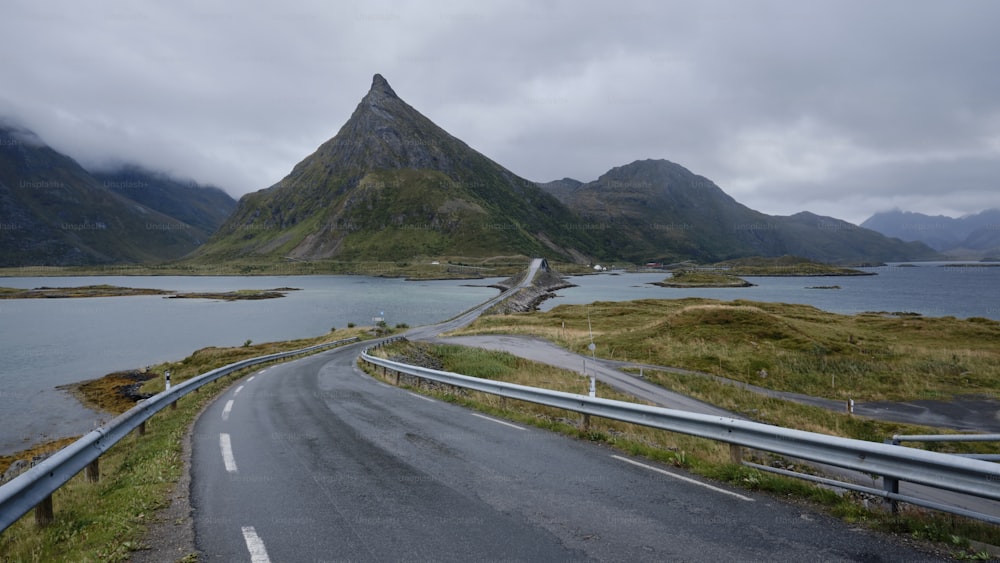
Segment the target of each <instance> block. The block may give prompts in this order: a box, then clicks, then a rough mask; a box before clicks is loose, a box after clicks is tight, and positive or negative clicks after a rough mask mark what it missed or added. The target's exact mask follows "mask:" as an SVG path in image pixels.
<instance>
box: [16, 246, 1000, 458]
mask: <svg viewBox="0 0 1000 563" xmlns="http://www.w3.org/2000/svg"><path fill="white" fill-rule="evenodd" d="M869 271H872V272H874V273H877V274H878V275H876V276H863V277H788V278H760V277H748V278H747V279H748V280H749V281H751V282H753V283H755V284H757V286H755V287H749V288H734V289H669V288H663V287H658V286H654V285H650V284H651V282H656V281H660V280H662V279H664V277H665V274H663V273H646V274H621V275H612V274H600V275H589V276H575V277H572V278H570V281H572V282H573V283H576V284H577V285H578V287H574V288H569V289H564V290H560V291H559V296H558V297H556V298H554V299H550V300H548V301H546V302H544V303H543V304H542V309H545V310H548V309H551V308H552V307H555V306H557V305H559V304H563V303H591V302H594V301H623V300H632V299H671V298H681V297H708V298H714V299H720V300H733V299H746V300H755V301H771V302H785V303H804V304H810V305H813V306H816V307H818V308H820V309H823V310H827V311H832V312H836V313H844V314H853V313H860V312H865V311H886V312H915V313H920V314H923V315H926V316H949V315H951V316H955V317H959V318H968V317H987V318H991V319H996V320H1000V267H987V266H984V265H971V266H968V267H951V266H950V265H947V264H941V263H921V264H918V265H916V266H915V267H898V266H885V267H880V268H874V269H870V270H869ZM495 281H498V280H475V281H422V282H407V281H403V280H400V279H388V278H373V277H362V276H297V277H280V276H276V277H85V278H6V279H0V286H7V287H24V288H32V287H40V286H58V287H73V286H81V285H92V284H111V285H120V286H126V287H149V288H158V289H169V290H178V291H231V290H236V289H270V288H277V287H285V286H288V287H296V288H301V290H300V291H292V292H289V293H288V296H287V297H284V298H281V299H268V300H261V301H235V302H221V301H213V300H206V299H164V298H162V297H159V296H153V297H105V298H89V299H30V300H6V301H0V418H2V420H3V425H0V454H3V453H10V452H11V451H14V450H17V449H20V448H22V447H24V446H25V445H26V444H29V443H32V442H36V441H39V440H42V439H44V438H55V437H61V436H68V435H74V434H81V433H83V432H86V431H89V430H90V429H91V428H93V426H94V425H95V424H96V423H97V422H99V421H100V420H102V419H106V418H108V416H107V414H102V413H95V412H93V411H91V410H89V409H86V408H84V407H83V406H82V405H80V404H79V402H77V400H76V399H75V398H73V397H72V396H70V395H69V394H68V393H67V392H65V391H61V390H58V389H56V386H58V385H64V384H67V383H74V382H78V381H83V380H86V379H92V378H95V377H100V376H102V375H105V374H107V373H110V372H112V371H116V370H123V369H132V368H138V367H142V366H146V365H150V364H155V363H158V362H162V361H168V360H180V359H182V358H184V357H186V356H188V355H189V354H190V353H191V352H193V351H195V350H197V349H199V348H204V347H206V346H239V345H241V344H242V343H243V342H244V341H246V340H248V339H249V340H252V341H253V342H267V341H274V340H289V339H294V338H304V337H311V336H318V335H321V334H324V333H326V332H327V331H329V330H330V328H331V327H339V328H343V327H345V326H346V325H347V323H349V322H353V323H356V324H358V325H365V324H371V319H372V317H373V316H376V315H379V314H380V313H384V316H385V319H386V321H387V322H388V323H389V324H390V325H395V324H397V323H407V324H409V325H410V326H417V325H421V324H430V323H434V322H437V321H441V320H445V319H447V318H449V317H451V316H453V315H455V314H457V313H459V312H461V311H463V310H465V309H467V308H469V307H471V306H473V305H475V304H478V303H480V302H482V301H485V300H487V299H489V298H490V297H493V296H495V295H496V294H497V290H496V289H493V288H489V287H486V286H487V285H488V284H490V283H493V282H495ZM832 285H837V286H840V289H810V288H814V287H817V286H832ZM594 323H595V326H599V323H600V319H598V318H595V319H594Z"/></svg>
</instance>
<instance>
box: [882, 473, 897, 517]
mask: <svg viewBox="0 0 1000 563" xmlns="http://www.w3.org/2000/svg"><path fill="white" fill-rule="evenodd" d="M882 489H883V490H884V491H885V492H887V493H892V494H896V495H898V494H899V479H895V478H893V477H889V476H887V475H883V476H882ZM885 500H886V502H888V503H889V510H890V511H891V512H892V513H893V514H899V501H897V500H895V499H892V498H889V497H886V499H885Z"/></svg>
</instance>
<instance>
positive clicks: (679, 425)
mask: <svg viewBox="0 0 1000 563" xmlns="http://www.w3.org/2000/svg"><path fill="white" fill-rule="evenodd" d="M368 350H369V349H365V350H364V351H363V352H362V353H361V358H362V360H363V361H365V362H367V363H369V364H372V365H375V366H380V367H382V368H383V369H388V370H393V371H395V372H397V373H403V374H406V375H411V376H415V377H419V378H423V379H429V380H431V381H436V382H439V383H444V384H447V385H451V386H455V387H461V388H465V389H470V390H473V391H481V392H484V393H491V394H494V395H498V396H501V397H506V398H510V399H518V400H521V401H528V402H531V403H536V404H540V405H546V406H550V407H556V408H560V409H564V410H568V411H573V412H577V413H581V414H584V415H591V416H598V417H602V418H607V419H612V420H618V421H622V422H629V423H632V424H638V425H642V426H648V427H651V428H659V429H662V430H669V431H671V432H678V433H681V434H687V435H690V436H698V437H701V438H708V439H710V440H715V441H718V442H723V443H728V444H730V445H731V446H734V447H747V448H752V449H755V450H761V451H766V452H772V453H776V454H780V455H785V456H788V457H792V458H797V459H802V460H806V461H812V462H816V463H822V464H827V465H831V466H835V467H840V468H844V469H850V470H855V471H861V472H864V473H867V474H870V475H877V476H881V477H882V478H883V481H884V483H885V484H886V490H885V491H880V490H878V489H873V488H869V487H862V486H858V485H853V484H843V485H847V486H846V487H844V488H851V489H854V490H864V491H865V492H870V493H872V494H878V495H880V496H883V497H885V498H887V499H890V500H892V501H893V502H895V501H897V500H899V501H904V502H908V503H911V504H917V505H921V506H926V507H929V508H933V509H936V510H944V511H947V512H952V513H955V514H961V515H963V516H969V517H972V518H977V519H980V520H985V521H987V522H992V523H995V524H1000V516H997V515H990V514H982V513H979V512H974V511H970V510H967V509H964V508H961V507H952V506H947V505H942V504H940V503H936V502H931V501H926V500H923V499H919V498H914V497H911V496H907V495H901V494H899V491H898V483H899V482H901V481H902V482H909V483H919V484H921V485H925V486H928V487H933V488H936V489H943V490H948V491H953V492H956V493H962V494H967V495H972V496H975V497H980V498H984V499H991V500H1000V466H997V465H996V464H993V463H989V462H986V461H981V460H977V459H969V458H964V457H959V456H954V455H950V454H943V453H938V452H930V451H925V450H918V449H915V448H907V447H901V446H893V445H890V444H880V443H876V442H866V441H863V440H854V439H850V438H842V437H839V436H828V435H825V434H817V433H814V432H807V431H804V430H793V429H790V428H783V427H780V426H771V425H767V424H762V423H758V422H751V421H745V420H736V419H733V418H727V417H719V416H712V415H705V414H699V413H691V412H686V411H679V410H674V409H666V408H662V407H652V406H647V405H640V404H636V403H627V402H623V401H614V400H610V399H602V398H596V397H595V398H591V397H588V396H585V395H575V394H572V393H564V392H561V391H552V390H549V389H539V388H535V387H528V386H524V385H517V384H514V383H505V382H501V381H491V380H487V379H479V378H476V377H469V376H466V375H461V374H457V373H451V372H444V371H439V370H434V369H430V368H424V367H420V366H412V365H408V364H403V363H399V362H394V361H391V360H387V359H384V358H378V357H374V356H371V355H369V354H368ZM748 465H751V466H753V467H758V468H761V469H765V470H767V469H770V468H766V467H763V466H757V465H755V464H748ZM794 476H803V477H804V478H805V477H808V476H804V475H803V474H795V475H794ZM824 482H826V483H827V484H834V483H839V482H836V481H833V480H824Z"/></svg>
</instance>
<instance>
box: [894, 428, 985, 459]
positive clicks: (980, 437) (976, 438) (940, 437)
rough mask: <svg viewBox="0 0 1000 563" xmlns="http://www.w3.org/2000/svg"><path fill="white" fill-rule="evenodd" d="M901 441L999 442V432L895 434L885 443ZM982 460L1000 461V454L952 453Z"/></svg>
mask: <svg viewBox="0 0 1000 563" xmlns="http://www.w3.org/2000/svg"><path fill="white" fill-rule="evenodd" d="M902 442H1000V434H911V435H908V436H907V435H902V434H896V435H895V436H893V437H892V439H889V440H886V441H885V443H886V444H892V445H894V446H898V445H899V444H900V443H902ZM952 455H957V456H961V457H971V458H973V459H981V460H984V461H1000V454H952Z"/></svg>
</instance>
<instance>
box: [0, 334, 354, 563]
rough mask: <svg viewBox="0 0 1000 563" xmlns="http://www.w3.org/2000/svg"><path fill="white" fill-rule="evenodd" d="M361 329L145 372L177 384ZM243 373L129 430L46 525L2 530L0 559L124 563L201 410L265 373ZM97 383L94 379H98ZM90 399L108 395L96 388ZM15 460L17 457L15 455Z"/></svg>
mask: <svg viewBox="0 0 1000 563" xmlns="http://www.w3.org/2000/svg"><path fill="white" fill-rule="evenodd" d="M366 334H367V331H366V330H364V329H361V328H358V329H348V330H341V331H334V332H331V333H329V334H327V335H324V336H321V337H317V338H311V339H302V340H293V341H288V342H274V343H267V344H259V345H255V346H246V347H239V348H205V349H202V350H199V351H197V352H195V353H194V354H192V355H191V356H188V357H187V358H185V359H184V360H181V361H179V362H169V363H165V364H160V365H158V366H154V367H153V368H152V370H151V371H153V372H157V373H161V374H162V372H163V370H165V369H170V370H171V372H172V373H171V375H172V381H174V382H175V383H179V382H181V381H184V380H186V379H188V378H190V377H194V376H196V375H199V374H201V373H204V372H206V371H209V370H211V369H214V368H217V367H221V366H223V365H226V364H229V363H232V362H235V361H238V360H241V359H245V358H251V357H255V356H262V355H266V354H271V353H274V352H281V351H286V350H294V349H297V348H303V347H306V346H311V345H313V344H320V343H323V342H329V341H333V340H339V339H342V338H350V337H351V336H360V337H364V335H366ZM265 365H266V364H262V365H258V366H254V367H252V368H247V369H245V370H242V371H240V372H237V373H235V374H231V375H229V376H226V377H224V378H222V379H220V380H218V381H215V382H213V383H210V384H208V385H206V386H204V387H202V388H201V390H199V392H196V393H190V394H188V395H187V396H185V397H184V398H182V399H181V400H179V401H178V403H177V408H176V409H169V408H168V409H164V410H163V411H161V412H159V413H157V414H156V415H155V416H153V417H152V418H151V419H150V420H149V421H148V422H147V423H146V434H145V435H144V436H140V435H139V434H138V433H137V432H133V433H131V434H129V435H128V436H126V437H125V438H124V439H122V440H121V441H120V442H118V443H117V444H115V445H114V446H113V447H112V448H111V449H110V450H108V452H107V453H105V454H104V455H103V456H101V458H100V459H101V461H100V464H101V471H100V481H99V482H98V483H90V482H88V481H87V480H86V478H85V476H84V475H83V474H82V473H81V474H78V475H77V476H75V477H73V478H72V479H71V480H70V481H69V482H67V483H66V484H65V485H64V486H63V487H62V488H60V489H59V490H58V491H56V493H55V494H54V495H53V508H54V513H55V520H54V521H53V522H52V523H51V524H49V525H48V526H45V527H38V526H36V525H35V522H34V516H33V513H31V512H29V513H28V514H26V515H25V516H24V517H22V518H21V519H20V520H18V521H17V522H16V523H14V524H13V525H12V526H11V527H9V528H8V529H7V530H5V531H4V532H3V535H2V538H0V561H5V562H6V561H17V562H22V561H108V562H111V561H126V560H128V559H129V558H130V555H131V553H132V552H133V551H136V550H139V549H143V547H144V546H143V545H142V540H143V537H144V535H145V533H146V531H147V529H148V526H149V525H150V524H151V523H152V522H153V520H154V518H155V513H156V511H157V510H158V509H160V508H164V507H166V506H167V505H168V504H169V502H170V500H169V498H170V493H171V491H172V489H173V487H174V485H175V484H176V483H177V481H178V480H179V479H180V477H181V474H182V471H183V468H184V463H183V459H182V448H183V441H184V437H185V435H186V434H187V432H188V430H189V428H190V425H191V424H192V423H193V422H194V420H195V418H196V417H197V415H198V413H199V412H201V409H202V408H203V407H204V406H205V405H206V404H207V403H208V402H210V401H212V400H213V399H214V398H215V397H216V396H217V395H218V394H219V393H220V392H222V391H224V390H225V389H226V388H227V387H228V386H229V385H230V384H231V383H232V382H233V381H235V380H237V379H239V378H241V377H243V376H245V375H247V374H248V373H252V372H254V371H257V370H259V369H261V368H262V367H264V366H265ZM98 381H100V380H98ZM143 387H144V391H147V392H158V391H160V390H162V388H163V378H162V377H157V378H155V379H150V380H149V381H148V382H146V384H144V386H143ZM91 392H92V393H107V392H108V390H107V388H105V387H101V386H97V387H94V388H92V389H91ZM105 405H106V408H110V409H112V410H113V411H117V412H124V410H127V409H128V408H130V407H131V406H132V405H134V401H129V400H127V399H119V400H117V401H111V402H106V403H105ZM15 457H16V456H15Z"/></svg>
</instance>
